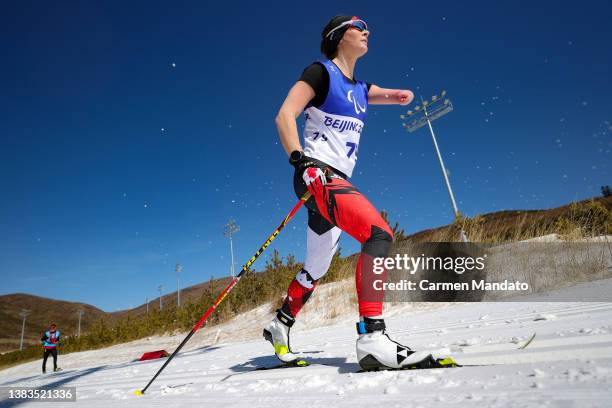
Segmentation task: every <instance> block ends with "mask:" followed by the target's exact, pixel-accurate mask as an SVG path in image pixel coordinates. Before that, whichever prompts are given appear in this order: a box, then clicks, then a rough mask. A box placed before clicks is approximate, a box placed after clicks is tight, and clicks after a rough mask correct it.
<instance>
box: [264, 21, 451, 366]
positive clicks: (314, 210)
mask: <svg viewBox="0 0 612 408" xmlns="http://www.w3.org/2000/svg"><path fill="white" fill-rule="evenodd" d="M369 35H370V32H369V31H368V26H367V24H366V23H365V22H364V21H363V20H361V19H359V18H357V17H351V16H336V17H334V18H332V19H331V20H330V21H329V23H327V25H326V26H325V28H324V29H323V32H322V33H321V37H322V40H321V52H322V53H323V55H324V56H325V59H323V60H321V61H319V62H315V63H313V64H311V65H310V66H308V67H307V68H306V69H305V70H304V72H303V73H302V76H301V78H300V79H299V80H298V81H297V82H296V83H295V84H294V85H293V87H292V88H291V90H290V91H289V93H288V95H287V97H286V99H285V101H284V102H283V105H282V106H281V108H280V110H279V112H278V115H277V116H276V125H277V128H278V133H279V135H280V139H281V142H282V144H283V147H284V149H285V151H286V152H287V154H288V155H289V163H290V164H291V165H293V167H294V168H295V175H294V179H293V183H294V189H295V192H296V194H297V196H298V197H301V196H302V195H303V194H304V193H305V192H306V191H307V190H308V191H310V193H311V194H312V197H311V198H310V199H309V200H308V201H307V202H306V207H307V208H308V229H307V253H306V260H305V262H304V269H302V270H300V271H299V272H298V273H297V275H296V277H295V279H293V281H292V282H291V284H290V285H289V289H288V290H287V296H286V298H285V301H284V303H283V305H282V307H281V308H280V309H278V310H277V314H276V317H275V318H274V320H272V322H270V323H269V324H268V325H267V326H266V328H265V329H264V337H265V338H266V339H267V340H268V341H270V342H271V343H272V345H273V346H274V352H275V354H276V356H277V357H278V358H279V359H280V360H281V361H282V362H284V363H286V364H299V363H298V362H299V361H300V360H298V358H297V356H296V355H295V354H294V353H293V352H292V351H291V348H290V345H289V331H290V328H291V326H292V325H293V324H294V322H295V318H296V316H297V314H298V313H299V311H300V309H301V308H302V306H304V304H305V303H306V301H307V300H308V298H309V297H310V295H312V292H313V291H314V289H315V287H316V285H317V281H318V280H319V279H321V278H322V277H323V275H325V273H326V272H327V269H328V268H329V265H330V263H331V260H332V257H333V255H334V253H335V252H336V249H337V246H338V239H339V237H340V233H341V231H345V232H346V233H348V234H349V235H350V236H351V237H353V238H355V239H356V240H358V241H359V242H360V243H361V244H362V251H361V255H360V257H359V261H358V263H357V271H356V277H355V278H356V286H357V296H358V301H359V316H360V319H359V323H357V333H358V335H359V336H358V339H357V358H358V360H359V364H360V366H361V367H362V368H363V369H364V370H377V369H385V368H402V367H407V366H423V365H428V366H431V365H435V364H439V363H437V362H436V359H435V358H434V357H432V355H431V353H430V352H423V351H422V352H415V351H413V350H411V349H410V348H409V347H406V346H403V345H401V344H399V343H397V342H394V341H393V340H391V339H390V338H389V336H388V335H387V334H386V333H385V322H384V320H383V318H382V300H383V295H384V294H383V293H382V292H376V291H374V290H373V289H372V285H371V282H372V281H373V276H374V275H373V271H372V262H373V259H374V258H377V257H386V256H387V254H388V251H389V248H390V246H391V243H392V242H393V233H392V231H391V229H390V228H389V226H388V225H387V223H386V222H385V220H384V219H383V218H382V217H381V215H380V213H379V212H378V210H376V208H374V206H373V205H372V204H371V203H370V202H369V201H368V200H367V199H366V197H365V196H364V195H363V194H361V193H360V192H359V191H358V190H357V189H356V188H355V187H354V186H353V185H352V184H351V183H350V182H349V181H348V178H349V177H350V176H351V174H352V173H353V168H354V167H355V162H356V161H357V153H358V151H359V137H360V135H361V130H362V128H363V124H364V120H365V117H366V113H367V110H368V105H370V104H376V105H379V104H380V105H382V104H385V105H390V104H399V105H407V104H409V103H410V102H411V101H412V99H413V97H414V95H413V93H412V92H411V91H409V90H403V89H385V88H381V87H378V86H376V85H374V84H370V83H366V82H363V81H358V80H356V79H355V77H354V75H353V74H354V72H355V65H356V62H357V60H358V59H359V58H360V57H362V56H363V55H364V54H365V53H366V52H367V51H368V37H369ZM302 111H304V116H305V119H306V123H305V128H304V147H302V145H301V144H300V139H299V136H298V131H297V124H296V119H297V117H298V116H299V115H300V114H301V113H302ZM385 277H386V274H384V273H383V274H382V275H376V279H385Z"/></svg>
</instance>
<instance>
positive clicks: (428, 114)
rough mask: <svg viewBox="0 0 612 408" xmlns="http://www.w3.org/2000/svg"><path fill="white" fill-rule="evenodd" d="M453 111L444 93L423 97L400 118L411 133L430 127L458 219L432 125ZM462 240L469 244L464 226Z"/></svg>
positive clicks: (453, 196)
mask: <svg viewBox="0 0 612 408" xmlns="http://www.w3.org/2000/svg"><path fill="white" fill-rule="evenodd" d="M452 110H453V104H452V102H451V101H450V99H448V98H447V97H446V91H442V93H440V95H433V96H432V97H431V101H424V100H423V97H421V105H417V106H416V107H415V108H414V110H409V111H408V112H406V114H405V115H400V118H401V119H402V120H406V121H407V122H403V123H402V126H403V127H404V128H405V129H406V130H407V131H408V132H411V133H412V132H414V131H415V130H417V129H419V128H421V127H423V126H425V125H428V126H429V132H430V133H431V139H432V140H433V144H434V147H435V148H436V153H437V154H438V160H439V161H440V167H441V168H442V175H443V176H444V181H445V182H446V188H447V189H448V195H449V196H450V199H451V203H452V205H453V210H454V212H455V217H456V218H457V217H460V216H461V212H460V211H459V207H457V202H456V201H455V195H454V194H453V189H452V188H451V185H450V181H449V179H448V172H447V170H446V167H445V166H444V161H443V160H442V153H440V148H439V147H438V141H437V140H436V134H435V133H434V130H433V126H432V125H431V122H433V121H434V120H436V119H438V118H441V117H442V116H444V115H446V114H447V113H449V112H451V111H452ZM461 240H462V241H463V242H469V240H468V237H467V235H466V234H465V231H464V230H463V226H462V227H461Z"/></svg>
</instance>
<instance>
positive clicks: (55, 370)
mask: <svg viewBox="0 0 612 408" xmlns="http://www.w3.org/2000/svg"><path fill="white" fill-rule="evenodd" d="M58 371H62V369H61V368H60V367H56V368H54V369H53V372H54V373H57V372H58Z"/></svg>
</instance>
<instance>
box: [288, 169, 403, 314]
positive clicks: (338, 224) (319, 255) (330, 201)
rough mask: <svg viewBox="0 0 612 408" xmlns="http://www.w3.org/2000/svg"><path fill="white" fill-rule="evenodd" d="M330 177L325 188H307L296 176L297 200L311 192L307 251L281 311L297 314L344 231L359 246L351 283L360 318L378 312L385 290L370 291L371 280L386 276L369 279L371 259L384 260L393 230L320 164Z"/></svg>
mask: <svg viewBox="0 0 612 408" xmlns="http://www.w3.org/2000/svg"><path fill="white" fill-rule="evenodd" d="M319 164H320V165H321V168H322V169H323V170H324V171H325V172H326V174H327V175H328V178H327V184H326V185H322V183H320V182H318V181H317V182H313V183H312V184H311V185H310V186H308V187H307V186H306V184H305V182H304V181H303V179H302V175H301V174H298V172H296V173H295V175H294V183H293V184H294V189H295V193H296V194H297V196H298V197H301V196H302V195H303V194H304V193H305V192H306V190H307V189H308V190H310V192H311V194H312V197H311V198H310V199H309V200H308V201H307V202H306V206H307V208H308V229H307V252H306V259H305V262H304V269H302V270H301V271H299V272H298V273H297V275H296V277H295V279H294V280H293V281H292V282H291V284H290V285H289V289H288V291H287V297H286V299H285V302H284V304H283V307H282V308H283V310H284V311H285V312H290V313H291V315H292V316H296V315H297V313H298V312H299V311H300V309H301V308H302V306H303V305H304V304H305V303H306V301H307V300H308V298H309V297H310V295H311V294H312V292H313V291H314V289H315V287H316V283H317V281H318V280H319V279H321V278H322V277H323V275H325V273H326V272H327V270H328V268H329V265H330V264H331V260H332V257H333V256H334V253H335V252H336V250H337V248H338V240H339V238H340V234H341V232H342V231H344V232H346V233H347V234H349V235H350V236H351V237H353V238H355V239H356V240H357V241H359V242H360V243H361V245H362V246H361V254H360V256H359V260H358V262H357V270H356V275H355V283H356V287H357V298H358V301H359V314H360V315H361V316H378V315H381V314H382V301H383V296H384V293H383V292H379V291H374V290H372V285H371V282H372V281H373V279H374V278H376V279H380V280H385V279H386V273H383V274H381V275H377V276H373V260H374V258H379V257H386V256H387V255H388V253H389V249H390V247H391V244H392V242H393V232H392V231H391V229H390V228H389V225H388V224H387V223H386V222H385V220H384V219H383V218H382V216H381V215H380V213H379V212H378V210H377V209H376V208H375V207H374V206H373V205H372V203H370V201H368V199H367V198H366V197H365V196H364V195H363V194H361V192H359V190H357V188H355V186H353V185H352V184H351V183H350V182H349V181H347V180H346V179H345V177H343V175H341V173H339V172H338V171H335V170H334V169H333V168H331V167H329V166H327V165H325V164H324V163H321V162H319Z"/></svg>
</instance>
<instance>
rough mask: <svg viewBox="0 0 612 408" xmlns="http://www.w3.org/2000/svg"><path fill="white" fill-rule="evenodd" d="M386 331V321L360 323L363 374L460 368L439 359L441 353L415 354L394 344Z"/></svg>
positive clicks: (358, 340) (377, 320) (359, 344)
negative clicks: (407, 369)
mask: <svg viewBox="0 0 612 408" xmlns="http://www.w3.org/2000/svg"><path fill="white" fill-rule="evenodd" d="M385 329H386V326H385V321H384V320H383V319H372V318H369V317H364V318H363V321H360V322H359V323H357V333H358V334H359V337H358V338H357V360H358V361H359V365H360V366H361V369H362V370H363V371H378V370H394V369H406V368H441V367H455V366H457V364H456V363H455V361H454V360H453V359H452V358H444V357H440V355H439V354H440V351H438V352H435V351H414V350H411V349H410V347H407V346H404V345H402V344H400V343H398V342H396V341H393V340H391V338H389V335H388V334H387V333H385ZM442 352H443V351H442Z"/></svg>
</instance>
